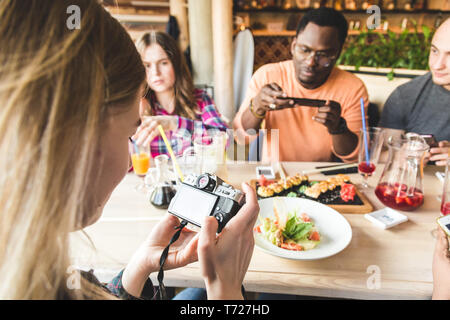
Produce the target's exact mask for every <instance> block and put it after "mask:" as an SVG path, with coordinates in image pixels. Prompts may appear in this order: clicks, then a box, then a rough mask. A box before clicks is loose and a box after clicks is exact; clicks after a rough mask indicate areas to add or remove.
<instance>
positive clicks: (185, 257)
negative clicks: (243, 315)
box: [122, 183, 259, 299]
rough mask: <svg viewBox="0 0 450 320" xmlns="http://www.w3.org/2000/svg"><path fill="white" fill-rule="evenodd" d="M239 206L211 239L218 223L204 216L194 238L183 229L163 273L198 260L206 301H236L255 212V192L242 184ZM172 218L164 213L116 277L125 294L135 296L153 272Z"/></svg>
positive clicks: (250, 248) (175, 220)
mask: <svg viewBox="0 0 450 320" xmlns="http://www.w3.org/2000/svg"><path fill="white" fill-rule="evenodd" d="M242 190H243V191H244V193H245V195H246V203H245V205H244V206H243V207H242V208H241V209H240V210H239V211H238V213H237V214H236V215H235V216H234V217H233V218H232V219H231V220H230V221H229V222H228V224H227V225H226V226H225V227H224V229H223V230H222V232H221V233H220V234H219V235H218V236H216V232H217V227H218V223H217V220H216V219H215V218H214V217H211V216H209V217H206V218H205V222H204V224H203V226H202V229H201V231H200V233H199V234H197V233H195V232H192V231H189V230H188V229H186V228H185V229H183V230H182V232H181V235H180V237H179V239H178V240H177V241H176V242H174V243H173V244H172V245H171V246H170V250H169V255H168V256H167V260H166V262H165V265H164V270H170V269H175V268H180V267H183V266H186V265H187V264H189V263H192V262H195V261H197V260H199V261H200V267H201V270H202V275H203V278H204V280H205V284H206V289H207V291H208V298H209V299H242V294H241V285H242V282H243V280H244V276H245V273H246V272H247V269H248V265H249V263H250V259H251V257H252V254H253V247H254V239H253V226H254V224H255V222H256V218H257V217H258V213H259V205H258V201H257V198H256V194H255V191H254V190H253V189H252V188H251V187H250V186H249V185H248V184H246V183H244V184H242ZM179 224H180V221H179V220H178V218H176V217H175V216H173V215H171V214H167V215H166V216H164V218H163V219H162V220H161V221H160V222H159V223H158V224H157V225H156V226H155V227H154V228H153V230H152V232H151V234H150V235H149V236H148V238H147V239H146V240H145V242H144V243H143V244H142V245H141V246H140V248H139V249H138V250H137V251H136V253H135V254H134V255H133V257H132V259H131V261H130V263H129V264H128V265H127V267H126V268H125V270H124V272H123V275H122V284H123V286H124V288H125V290H126V291H127V292H128V293H129V294H131V295H133V296H135V297H139V296H140V295H141V292H142V289H143V287H144V284H145V282H146V280H147V279H148V277H149V276H150V274H151V273H152V272H157V271H158V270H159V260H160V257H161V253H162V251H163V250H164V248H165V247H166V246H167V245H168V244H169V242H170V240H171V238H172V236H173V235H174V233H175V228H176V227H177V226H179Z"/></svg>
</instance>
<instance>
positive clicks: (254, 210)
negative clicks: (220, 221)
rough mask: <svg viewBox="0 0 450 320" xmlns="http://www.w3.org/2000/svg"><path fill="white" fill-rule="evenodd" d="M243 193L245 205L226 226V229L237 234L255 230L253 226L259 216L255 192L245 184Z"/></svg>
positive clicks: (243, 184)
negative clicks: (232, 230)
mask: <svg viewBox="0 0 450 320" xmlns="http://www.w3.org/2000/svg"><path fill="white" fill-rule="evenodd" d="M242 191H243V192H244V193H245V204H244V205H243V206H242V208H241V209H240V210H239V211H238V213H237V214H236V215H235V216H234V217H233V218H232V219H231V220H230V222H228V224H227V225H226V226H225V228H227V229H234V230H235V231H236V232H245V231H246V230H247V231H248V230H253V225H254V224H255V222H256V219H257V218H258V214H259V205H258V200H257V197H256V193H255V190H253V188H252V187H250V186H249V185H248V184H247V183H245V182H244V183H242Z"/></svg>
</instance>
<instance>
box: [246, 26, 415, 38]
mask: <svg viewBox="0 0 450 320" xmlns="http://www.w3.org/2000/svg"><path fill="white" fill-rule="evenodd" d="M404 30H405V29H402V28H399V27H390V28H389V31H392V32H394V33H397V34H399V33H402V32H403V31H404ZM408 31H409V32H410V33H411V32H414V29H412V28H408ZM361 32H367V30H366V29H362V30H349V31H348V35H349V36H357V35H359V34H360V33H361ZM373 32H378V33H384V34H386V33H388V31H387V29H375V30H373ZM295 33H296V31H295V30H284V31H270V30H252V34H253V36H254V37H294V36H295Z"/></svg>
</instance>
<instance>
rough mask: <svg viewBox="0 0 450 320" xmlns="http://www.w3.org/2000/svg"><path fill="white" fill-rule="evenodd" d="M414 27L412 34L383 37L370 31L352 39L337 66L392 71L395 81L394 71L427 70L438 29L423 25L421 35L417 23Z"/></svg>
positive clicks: (404, 32) (405, 32)
mask: <svg viewBox="0 0 450 320" xmlns="http://www.w3.org/2000/svg"><path fill="white" fill-rule="evenodd" d="M413 26H414V29H413V31H411V32H410V31H408V30H407V29H405V30H404V31H402V32H401V33H395V32H393V31H391V30H388V31H387V33H386V34H383V33H381V32H373V31H371V30H369V31H367V32H361V33H360V34H358V35H357V36H350V37H349V38H348V40H347V42H346V46H345V48H344V50H343V52H342V54H341V56H340V57H339V59H338V61H337V63H338V64H342V65H352V66H355V69H356V70H358V69H359V68H360V67H361V66H366V67H374V68H391V69H392V70H391V72H389V73H388V75H387V77H388V79H389V80H392V79H393V78H394V71H393V69H394V68H407V69H419V70H427V69H428V55H429V52H430V42H431V38H432V37H433V33H434V30H433V31H432V30H430V28H428V27H427V26H422V28H421V29H422V31H421V32H420V31H419V30H418V29H419V28H418V27H417V23H415V21H413Z"/></svg>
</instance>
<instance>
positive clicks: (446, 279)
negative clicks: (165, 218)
mask: <svg viewBox="0 0 450 320" xmlns="http://www.w3.org/2000/svg"><path fill="white" fill-rule="evenodd" d="M438 229H439V230H438V239H437V241H436V246H435V249H434V257H433V299H438V300H442V299H443V300H450V251H449V244H448V238H447V235H446V234H445V232H444V231H443V230H442V229H441V228H440V227H438Z"/></svg>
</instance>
